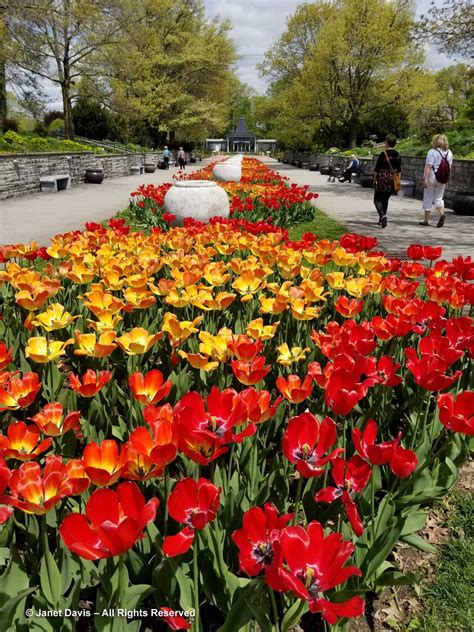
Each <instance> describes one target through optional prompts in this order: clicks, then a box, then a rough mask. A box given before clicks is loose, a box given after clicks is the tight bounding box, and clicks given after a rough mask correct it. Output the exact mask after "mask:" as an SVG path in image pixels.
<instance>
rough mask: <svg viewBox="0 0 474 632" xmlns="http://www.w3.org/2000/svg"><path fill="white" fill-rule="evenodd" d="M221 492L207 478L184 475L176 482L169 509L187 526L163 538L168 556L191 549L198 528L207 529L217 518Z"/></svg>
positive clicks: (176, 518)
mask: <svg viewBox="0 0 474 632" xmlns="http://www.w3.org/2000/svg"><path fill="white" fill-rule="evenodd" d="M220 494H221V488H220V487H216V486H215V485H213V484H212V483H211V482H210V481H208V480H206V479H205V478H200V479H199V480H198V481H195V480H194V479H192V478H184V479H182V480H181V481H179V482H178V483H176V486H175V488H174V490H173V491H172V492H171V495H170V497H169V501H168V511H169V514H170V516H171V517H172V518H174V519H175V520H176V521H177V522H181V523H183V524H186V525H187V526H186V527H185V528H184V529H183V530H182V531H180V532H179V533H177V534H176V535H170V536H168V537H166V538H165V539H164V540H163V553H164V554H165V555H168V556H169V557H175V556H176V555H181V554H182V553H186V551H188V550H189V549H190V548H191V546H192V544H193V542H194V533H195V530H196V529H197V530H201V529H204V527H205V526H206V524H207V523H208V522H212V521H213V520H214V519H215V517H216V515H217V509H218V507H219V501H220Z"/></svg>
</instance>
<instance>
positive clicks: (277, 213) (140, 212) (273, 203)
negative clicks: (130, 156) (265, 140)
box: [126, 158, 318, 229]
mask: <svg viewBox="0 0 474 632" xmlns="http://www.w3.org/2000/svg"><path fill="white" fill-rule="evenodd" d="M216 164H217V163H216V162H213V163H210V164H209V165H206V167H204V168H203V169H200V170H199V171H195V172H192V173H190V174H186V173H183V172H179V175H178V176H177V177H176V179H178V180H182V179H186V180H212V179H213V176H212V169H213V168H214V166H215V165H216ZM286 180H287V178H285V177H282V176H280V175H279V174H278V173H277V172H276V171H272V170H271V169H269V168H268V167H266V166H265V165H264V164H263V163H261V162H260V161H258V160H256V159H254V158H244V159H243V161H242V180H241V182H225V183H219V184H221V186H223V187H224V189H225V190H226V191H227V193H228V195H229V199H230V213H231V217H233V218H235V219H243V220H246V221H248V222H259V221H263V222H266V223H271V224H274V225H275V226H281V227H283V228H290V227H291V226H294V225H295V224H299V223H301V222H308V221H310V220H311V219H312V218H313V216H314V206H313V205H312V204H311V200H313V199H316V198H317V197H318V195H317V194H315V193H311V192H309V191H308V186H303V187H301V186H297V185H296V184H292V185H291V186H288V185H287V184H286ZM170 186H171V185H170V184H169V183H167V184H162V185H159V186H156V187H155V186H153V185H147V186H141V187H139V188H138V189H137V190H136V191H134V192H133V193H132V197H133V201H132V202H131V204H130V208H129V209H128V211H127V214H126V217H127V218H128V219H130V221H131V222H133V224H134V225H136V226H143V227H144V228H150V227H159V228H163V229H165V228H166V225H167V223H169V222H170V221H172V219H171V220H170V218H169V216H168V218H166V217H164V216H163V203H164V196H165V194H166V192H167V191H168V189H169V188H170ZM190 214H191V215H192V209H190ZM165 215H166V214H165ZM173 219H174V218H173Z"/></svg>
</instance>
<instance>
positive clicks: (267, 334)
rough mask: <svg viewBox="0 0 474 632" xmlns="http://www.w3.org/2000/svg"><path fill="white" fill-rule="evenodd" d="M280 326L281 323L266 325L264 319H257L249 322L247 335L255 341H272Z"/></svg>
mask: <svg viewBox="0 0 474 632" xmlns="http://www.w3.org/2000/svg"><path fill="white" fill-rule="evenodd" d="M279 324H280V321H278V322H276V323H273V324H272V325H264V324H263V318H256V319H255V320H251V321H250V322H249V324H248V325H247V329H246V330H245V333H246V334H247V336H250V337H251V338H253V339H254V340H270V339H271V338H273V336H274V335H275V332H276V330H277V328H278V325H279Z"/></svg>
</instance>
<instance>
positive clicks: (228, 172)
mask: <svg viewBox="0 0 474 632" xmlns="http://www.w3.org/2000/svg"><path fill="white" fill-rule="evenodd" d="M212 174H213V176H214V178H216V180H221V181H223V182H240V179H241V178H242V162H241V161H240V160H235V159H232V158H231V159H229V160H225V161H224V162H220V163H219V164H217V165H216V166H215V167H214V169H213V170H212Z"/></svg>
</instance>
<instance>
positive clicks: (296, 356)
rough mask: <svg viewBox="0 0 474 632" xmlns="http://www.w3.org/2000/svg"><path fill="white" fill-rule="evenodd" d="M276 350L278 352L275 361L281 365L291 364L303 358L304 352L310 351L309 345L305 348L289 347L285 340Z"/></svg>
mask: <svg viewBox="0 0 474 632" xmlns="http://www.w3.org/2000/svg"><path fill="white" fill-rule="evenodd" d="M277 350H278V351H279V352H280V354H279V356H278V358H277V362H278V364H282V365H283V366H291V365H292V364H293V363H294V362H299V361H300V360H305V359H306V354H307V353H309V352H310V351H311V349H310V348H309V347H306V348H305V349H302V348H301V347H291V349H290V348H289V347H288V345H287V343H286V342H284V343H283V344H281V345H280V346H279V347H277Z"/></svg>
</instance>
